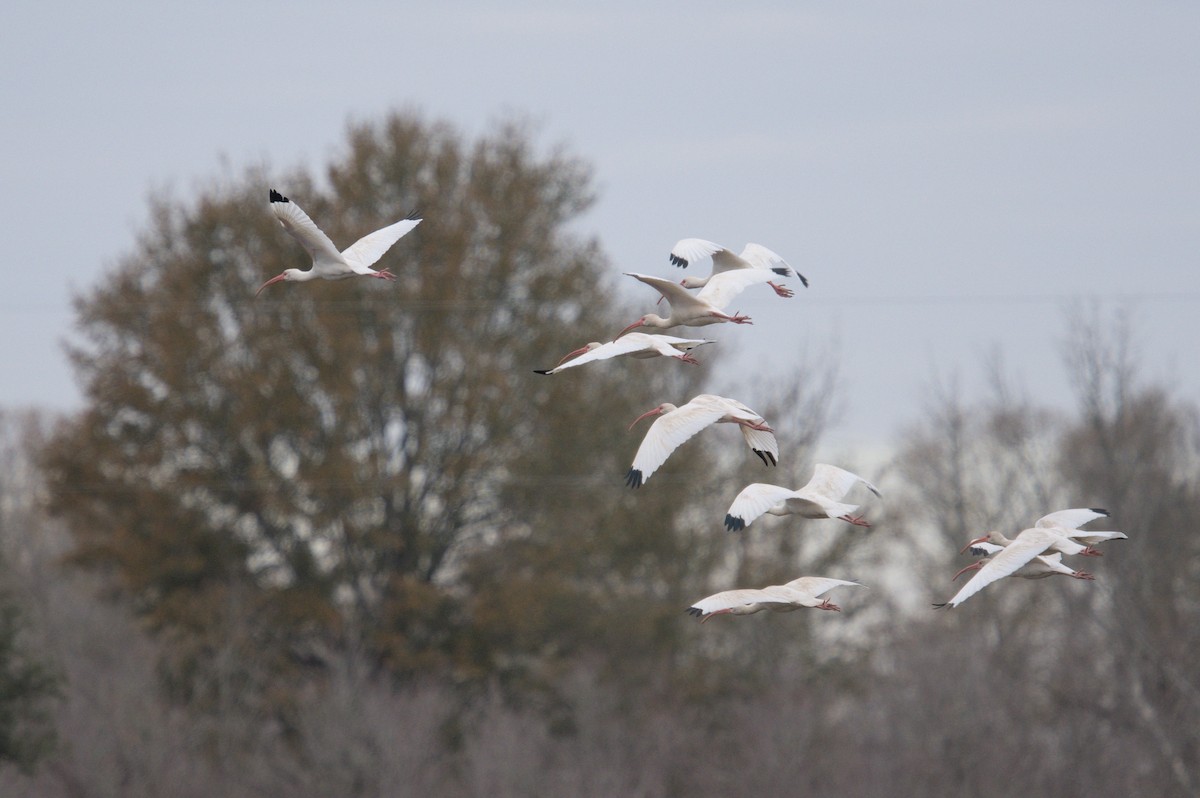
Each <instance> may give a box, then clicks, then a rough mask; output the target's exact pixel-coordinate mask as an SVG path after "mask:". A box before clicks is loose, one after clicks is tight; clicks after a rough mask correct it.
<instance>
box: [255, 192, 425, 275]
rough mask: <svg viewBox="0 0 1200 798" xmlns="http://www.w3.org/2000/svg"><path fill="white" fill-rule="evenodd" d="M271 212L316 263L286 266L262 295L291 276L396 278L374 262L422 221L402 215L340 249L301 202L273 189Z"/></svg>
mask: <svg viewBox="0 0 1200 798" xmlns="http://www.w3.org/2000/svg"><path fill="white" fill-rule="evenodd" d="M270 198H271V212H272V213H274V214H275V218H276V219H278V220H279V223H280V224H281V225H283V229H284V230H287V231H288V232H289V233H290V234H291V235H292V237H294V238H295V239H296V240H297V241H299V242H300V243H301V245H303V246H304V248H305V249H306V250H308V254H309V255H310V256H311V257H312V261H313V262H312V266H311V267H310V268H308V269H284V270H283V272H282V273H280V274H278V275H276V276H275V277H272V278H271V279H270V280H267V281H266V282H265V283H263V284H262V285H261V286H259V288H258V291H256V292H255V293H254V295H255V296H258V295H259V294H261V293H262V292H263V289H264V288H266V287H267V286H268V285H272V284H274V283H278V282H280V281H284V280H288V281H293V282H298V283H303V282H308V281H309V280H316V279H322V280H342V279H344V278H346V277H378V278H380V279H382V280H395V279H396V276H395V275H394V274H392V273H391V272H390V271H388V270H387V269H381V270H380V271H375V270H374V269H372V268H371V264H372V263H375V262H376V261H377V260H379V259H380V258H381V257H383V253H385V252H387V251H388V250H389V249H390V248H391V246H392V244H395V243H396V242H397V241H399V240H400V238H401V237H402V236H403V235H404V234H405V233H408V232H409V231H410V230H412V229H413V228H414V227H416V226H417V225H418V224H420V223H421V219H420V218H419V217H418V216H416V214H415V213H414V214H410V215H409V217H408V218H407V219H401V220H400V221H398V222H396V223H395V224H390V225H388V226H387V227H384V228H382V229H380V230H376V231H375V232H374V233H370V234H368V235H365V236H363V237H362V238H360V239H359V240H358V241H356V242H354V243H353V244H351V245H350V246H349V247H347V248H346V249H345V250H344V251H342V252H338V249H337V247H335V246H334V245H333V242H332V241H330V240H329V236H327V235H325V233H324V232H322V231H321V228H319V227H317V225H316V223H315V222H313V220H312V219H310V218H308V214H307V213H305V212H304V211H302V210H301V209H300V206H299V205H297V204H296V203H294V202H292V201H291V200H289V199H288V198H287V197H285V196H283V195H282V194H280V193H279V192H278V191H276V190H275V189H271V194H270Z"/></svg>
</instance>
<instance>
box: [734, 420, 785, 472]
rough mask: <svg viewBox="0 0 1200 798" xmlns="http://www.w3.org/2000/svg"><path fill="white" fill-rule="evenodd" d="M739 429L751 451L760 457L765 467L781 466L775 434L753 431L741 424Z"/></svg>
mask: <svg viewBox="0 0 1200 798" xmlns="http://www.w3.org/2000/svg"><path fill="white" fill-rule="evenodd" d="M738 429H740V430H741V431H742V437H743V438H745V439H746V445H747V446H749V447H750V451H752V452H754V453H755V454H756V455H758V459H760V460H762V461H763V465H779V443H778V441H776V440H775V433H773V432H767V431H766V430H761V429H751V428H750V427H747V426H744V425H741V424H739V425H738Z"/></svg>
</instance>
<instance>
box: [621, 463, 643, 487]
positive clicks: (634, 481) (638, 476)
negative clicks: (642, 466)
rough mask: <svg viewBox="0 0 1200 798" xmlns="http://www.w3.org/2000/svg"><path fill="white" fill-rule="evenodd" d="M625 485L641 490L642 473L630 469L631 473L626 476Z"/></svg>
mask: <svg viewBox="0 0 1200 798" xmlns="http://www.w3.org/2000/svg"><path fill="white" fill-rule="evenodd" d="M625 484H626V485H628V486H629V487H631V488H640V487H641V486H642V472H641V471H640V470H638V469H636V468H631V469H629V473H628V474H626V475H625Z"/></svg>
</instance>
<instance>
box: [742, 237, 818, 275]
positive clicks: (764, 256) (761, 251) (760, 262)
mask: <svg viewBox="0 0 1200 798" xmlns="http://www.w3.org/2000/svg"><path fill="white" fill-rule="evenodd" d="M742 260H744V261H746V262H747V263H749V264H750V265H751V266H753V267H754V268H756V269H766V270H768V271H772V272H774V273H775V274H778V275H779V276H780V277H795V278H797V279H799V280H800V282H802V283H804V285H808V280H806V279H805V278H804V276H803V275H802V274H800V272H798V271H796V270H795V269H793V268H792V267H791V266H790V265H789V264H788V262H787V261H786V260H784V259H783V258H782V257H781V256H780V255H779V253H777V252H774V251H772V250H769V249H767V248H766V247H764V246H763V245H762V244H747V245H746V246H745V248H744V249H742Z"/></svg>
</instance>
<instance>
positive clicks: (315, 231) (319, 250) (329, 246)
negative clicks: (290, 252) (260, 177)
mask: <svg viewBox="0 0 1200 798" xmlns="http://www.w3.org/2000/svg"><path fill="white" fill-rule="evenodd" d="M271 212H272V213H274V214H275V218H276V219H278V220H279V223H280V224H281V225H283V229H284V230H287V231H288V233H289V234H291V236H292V237H293V238H295V239H296V240H297V241H299V242H300V244H301V245H302V246H303V247H304V248H305V249H306V250H308V254H309V255H310V256H311V257H312V259H313V263H314V264H317V263H319V262H320V261H325V260H333V261H339V262H340V261H341V260H342V253H340V252H338V248H337V247H335V246H334V245H333V242H332V241H330V240H329V236H327V235H325V233H324V232H323V231H322V230H321V228H319V227H317V225H316V222H314V221H313V220H312V219H310V218H308V214H307V213H305V212H304V211H302V210H301V209H300V206H299V205H297V204H296V203H294V202H292V201H291V200H289V199H288V198H287V197H284V196H283V195H281V194H280V193H279V192H277V191H272V192H271Z"/></svg>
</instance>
